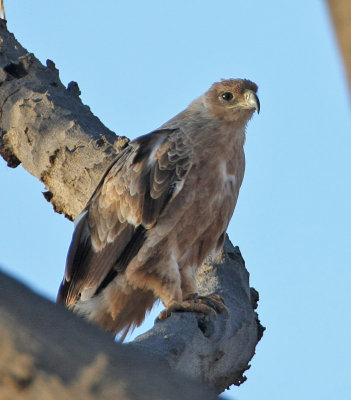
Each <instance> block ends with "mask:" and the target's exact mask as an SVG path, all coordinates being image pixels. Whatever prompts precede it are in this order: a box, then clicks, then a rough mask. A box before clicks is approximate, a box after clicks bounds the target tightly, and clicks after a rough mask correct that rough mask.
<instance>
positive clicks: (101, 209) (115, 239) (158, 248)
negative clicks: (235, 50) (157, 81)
mask: <svg viewBox="0 0 351 400" xmlns="http://www.w3.org/2000/svg"><path fill="white" fill-rule="evenodd" d="M256 93H257V86H256V84H255V83H253V82H251V81H249V80H246V79H228V80H222V81H220V82H217V83H214V84H213V85H212V86H211V87H210V89H209V90H208V91H207V92H206V93H205V94H203V95H202V96H200V97H199V98H197V99H196V100H194V101H193V102H192V103H191V104H190V105H189V106H188V108H186V109H185V110H184V111H183V112H181V113H180V114H178V115H176V116H175V117H174V118H172V119H171V120H169V121H168V122H166V123H165V124H164V125H162V126H161V127H160V128H158V129H157V130H155V131H153V132H151V133H149V134H147V135H145V136H141V137H139V138H138V139H135V140H133V141H131V142H130V143H129V144H128V145H127V147H126V148H124V150H122V151H121V152H120V153H119V154H118V155H117V158H116V159H115V161H114V162H113V164H112V165H111V166H110V168H109V169H108V170H107V172H106V173H105V175H104V176H103V178H102V180H101V182H100V184H99V185H98V187H97V188H96V190H95V192H94V194H93V195H92V197H91V199H90V200H89V202H88V204H87V206H86V207H85V209H84V210H83V212H82V213H81V214H80V215H79V216H78V217H77V219H76V221H75V231H74V233H73V238H72V242H71V246H70V249H69V252H68V256H67V265H66V271H65V276H64V279H63V282H62V284H61V287H60V289H59V294H58V301H61V302H64V303H65V305H66V306H67V307H68V308H71V309H73V310H74V311H76V312H78V313H79V314H82V315H84V316H85V317H87V318H88V319H89V320H92V321H95V322H96V323H98V324H99V325H100V326H101V327H102V328H104V329H105V330H107V331H111V332H112V333H113V334H117V333H121V335H122V338H124V337H125V335H126V333H127V332H128V331H129V330H130V329H132V328H134V327H135V326H139V325H140V324H141V323H142V322H143V320H144V318H145V315H146V313H147V311H149V310H151V308H152V306H153V304H154V302H155V301H156V300H157V299H161V301H162V302H163V304H164V305H165V307H166V309H165V310H164V311H163V312H162V313H161V315H160V318H166V317H167V316H169V315H170V314H171V313H172V312H173V311H180V310H182V311H195V312H203V313H206V314H209V313H211V312H213V311H214V310H215V311H217V312H221V311H223V309H224V308H225V306H224V305H223V303H222V302H221V298H220V297H219V296H217V295H216V294H214V295H213V296H208V297H201V296H199V295H198V293H197V288H196V282H195V278H194V275H195V272H196V269H197V268H198V267H199V266H200V265H201V263H202V262H203V261H204V259H205V258H206V256H207V255H209V254H210V253H211V252H212V253H213V254H215V253H216V252H217V251H219V250H220V249H221V248H222V245H223V242H224V238H225V233H226V229H227V227H228V224H229V221H230V218H231V216H232V214H233V211H234V208H235V205H236V202H237V198H238V194H239V189H240V186H241V183H242V180H243V176H244V169H245V155H244V150H243V146H244V142H245V131H246V125H247V122H248V121H249V120H250V118H251V117H252V115H253V113H254V111H255V110H256V111H257V112H259V110H260V103H259V99H258V97H257V94H256Z"/></svg>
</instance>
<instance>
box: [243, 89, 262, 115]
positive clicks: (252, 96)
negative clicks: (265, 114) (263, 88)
mask: <svg viewBox="0 0 351 400" xmlns="http://www.w3.org/2000/svg"><path fill="white" fill-rule="evenodd" d="M245 100H246V104H247V107H248V108H254V109H255V110H256V111H257V114H259V113H260V100H259V99H258V97H257V94H256V93H255V92H253V91H252V90H246V92H245Z"/></svg>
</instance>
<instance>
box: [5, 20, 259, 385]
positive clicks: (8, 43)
mask: <svg viewBox="0 0 351 400" xmlns="http://www.w3.org/2000/svg"><path fill="white" fill-rule="evenodd" d="M0 37H1V40H2V42H1V49H0V85H1V90H0V153H1V154H2V156H3V157H4V158H5V159H6V160H7V162H8V165H9V166H11V167H16V166H17V165H18V164H19V163H22V165H23V167H24V168H25V169H26V170H27V171H29V172H30V173H31V174H33V175H35V176H36V177H38V178H39V179H40V180H41V181H42V182H44V183H45V185H46V187H47V189H48V192H47V193H46V198H47V200H49V201H51V203H52V204H53V206H54V208H55V210H56V211H58V212H61V213H63V214H65V215H66V216H67V217H68V218H71V219H73V218H75V216H76V215H77V214H78V213H79V212H80V211H81V210H82V208H83V207H84V206H85V203H86V202H87V200H88V199H89V197H90V195H91V194H92V192H93V190H94V189H95V187H96V185H97V184H98V182H99V179H100V177H101V176H102V174H103V172H104V171H105V169H106V168H107V166H108V165H109V164H110V162H111V160H112V159H113V158H114V156H115V155H116V154H117V153H118V151H119V150H120V149H121V148H122V147H123V146H124V145H125V144H126V143H127V141H128V139H126V138H124V137H118V136H116V135H115V134H114V133H113V132H111V131H110V130H109V129H108V128H106V127H105V126H104V125H103V124H102V123H101V122H100V121H99V119H98V118H97V117H95V116H94V115H93V114H92V113H91V112H90V109H89V108H88V107H87V106H85V105H83V104H82V102H81V100H80V98H79V94H80V92H79V88H78V85H77V84H75V83H71V84H70V85H69V86H68V88H65V87H64V86H63V85H62V83H61V82H60V79H59V74H58V70H57V69H56V67H55V65H54V63H53V62H52V61H48V62H47V66H46V67H45V66H43V65H42V64H41V63H40V62H39V61H38V60H37V59H36V58H35V57H34V55H33V54H29V53H28V52H27V51H26V50H25V49H24V48H23V47H22V46H21V45H20V44H19V43H18V42H17V41H16V39H15V38H14V36H13V35H12V34H10V33H9V32H8V31H7V29H6V23H5V22H4V21H0ZM197 281H198V285H199V289H200V294H204V295H207V294H210V293H213V292H215V293H218V294H220V295H221V296H222V297H223V298H224V301H225V303H226V305H227V307H228V309H229V312H228V314H223V315H219V316H218V317H217V318H216V319H215V318H214V317H208V316H207V317H205V316H203V315H201V314H192V313H174V314H173V315H172V316H171V317H170V318H169V319H167V320H166V321H162V322H157V323H156V324H155V327H154V328H153V329H152V330H151V331H149V332H147V333H146V334H145V335H143V336H141V337H139V338H138V339H137V340H136V341H135V342H133V343H132V344H129V345H127V346H126V347H132V348H138V349H139V351H140V349H141V348H142V349H143V350H145V351H146V352H147V353H149V354H150V355H151V357H155V355H157V356H158V357H161V358H162V359H164V360H166V361H167V362H168V364H169V365H170V366H171V367H172V368H173V369H175V370H178V371H181V372H182V373H185V374H187V375H188V376H191V377H196V378H198V379H200V380H201V381H202V382H206V383H209V384H210V385H212V386H213V387H215V388H216V390H217V391H218V392H221V391H223V390H224V389H225V388H226V387H228V386H230V385H231V384H236V385H239V384H240V383H241V382H242V381H244V380H245V378H244V377H243V372H244V371H245V370H246V369H247V368H248V363H249V361H250V360H251V358H252V356H253V355H254V352H255V346H256V344H257V343H258V341H259V340H260V338H261V336H262V332H263V328H262V327H261V325H260V324H259V321H258V317H257V314H256V313H255V311H254V309H255V308H256V305H257V300H258V294H257V292H256V291H255V290H254V289H251V290H250V287H249V278H248V272H247V271H246V269H245V265H244V261H243V259H242V258H241V255H240V252H239V250H238V248H234V247H233V246H232V244H231V243H230V242H229V240H228V239H227V241H226V244H225V250H224V252H222V254H220V255H219V256H218V257H217V259H216V260H215V261H214V262H212V261H210V260H209V261H208V262H207V263H205V264H204V265H203V266H202V267H201V269H200V270H199V271H198V276H197ZM20 300H21V301H25V299H24V298H21V296H20ZM35 313H36V314H37V310H35ZM61 321H62V320H61ZM71 321H73V320H72V319H70V320H69V322H68V325H69V324H71ZM56 327H57V329H58V331H59V332H61V334H62V332H63V330H62V328H59V325H56ZM38 329H41V326H40V325H38ZM67 329H69V332H71V331H72V330H71V328H67ZM43 335H45V333H43ZM69 335H70V333H69ZM65 336H66V337H65V340H68V341H70V340H71V339H70V337H67V335H65ZM61 339H62V338H61ZM48 340H49V339H48ZM72 340H73V339H72ZM81 350H82V351H84V350H83V349H81ZM133 354H134V353H133ZM74 357H76V353H74ZM58 364H59V363H58Z"/></svg>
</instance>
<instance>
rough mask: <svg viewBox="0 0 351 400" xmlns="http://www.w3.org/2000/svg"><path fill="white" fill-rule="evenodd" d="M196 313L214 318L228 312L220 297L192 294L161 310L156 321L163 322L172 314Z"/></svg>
mask: <svg viewBox="0 0 351 400" xmlns="http://www.w3.org/2000/svg"><path fill="white" fill-rule="evenodd" d="M177 311H181V312H184V311H185V312H197V313H202V314H206V315H209V314H212V315H214V316H216V315H217V313H222V312H225V311H226V312H228V309H227V307H226V306H225V305H224V301H223V299H222V297H221V296H219V295H217V294H212V295H209V296H199V295H198V294H197V293H192V294H191V295H189V296H187V298H186V299H185V300H183V301H181V302H178V301H174V302H172V303H171V304H169V305H168V307H167V308H166V309H165V310H163V311H162V312H161V313H160V315H159V317H158V319H160V320H163V319H166V318H168V317H170V315H171V314H172V312H177Z"/></svg>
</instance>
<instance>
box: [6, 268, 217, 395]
mask: <svg viewBox="0 0 351 400" xmlns="http://www.w3.org/2000/svg"><path fill="white" fill-rule="evenodd" d="M0 351H1V357H0V398H1V399H11V400H33V399H35V400H53V399H75V400H95V399H96V400H97V399H99V400H108V399H110V400H112V399H113V400H117V399H118V400H150V399H162V400H179V399H192V400H214V399H216V398H217V397H216V396H215V394H214V392H213V391H212V390H210V389H209V388H208V387H202V386H201V385H199V384H198V383H194V382H192V381H190V380H189V379H186V378H184V376H181V375H180V374H177V373H175V372H174V371H171V369H170V368H169V367H168V366H167V365H166V363H165V362H164V361H163V360H161V359H160V358H158V357H156V356H155V355H154V356H153V357H152V358H151V357H148V356H145V355H144V354H143V352H141V351H137V350H135V349H131V348H127V347H126V346H123V345H121V344H119V343H114V342H113V340H112V338H111V337H110V336H108V335H107V334H106V333H104V332H102V331H100V330H99V329H98V328H96V327H94V326H92V325H91V324H88V323H87V322H85V321H84V320H83V319H80V318H78V317H77V316H76V315H73V314H72V313H71V312H69V311H68V310H66V309H64V308H63V307H62V306H56V305H55V304H52V303H51V302H49V301H48V300H45V299H43V298H40V297H39V296H37V295H35V294H34V293H32V292H31V291H30V290H28V289H27V288H26V287H25V286H23V285H22V284H20V283H18V282H16V281H15V280H13V279H11V278H9V277H7V276H6V275H4V274H2V273H1V272H0Z"/></svg>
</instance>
